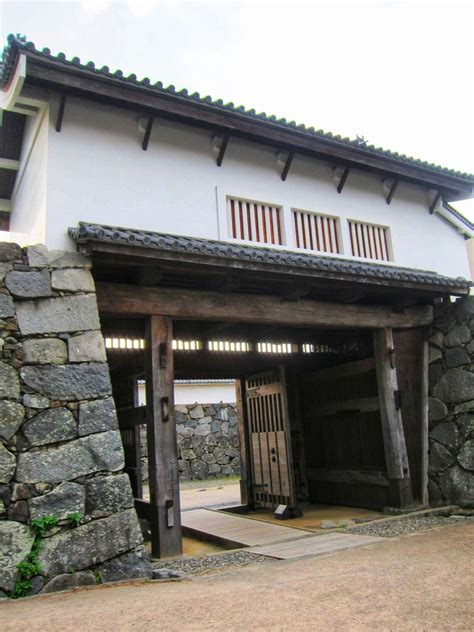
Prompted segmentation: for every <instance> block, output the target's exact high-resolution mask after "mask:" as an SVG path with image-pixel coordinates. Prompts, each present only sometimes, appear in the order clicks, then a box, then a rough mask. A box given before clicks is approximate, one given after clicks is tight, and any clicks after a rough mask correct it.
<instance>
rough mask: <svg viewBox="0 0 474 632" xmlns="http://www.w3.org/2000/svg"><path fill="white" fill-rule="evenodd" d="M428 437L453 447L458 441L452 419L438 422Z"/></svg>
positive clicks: (457, 433)
mask: <svg viewBox="0 0 474 632" xmlns="http://www.w3.org/2000/svg"><path fill="white" fill-rule="evenodd" d="M430 438H431V439H435V441H438V443H442V444H443V445H444V446H446V447H448V448H449V447H451V448H455V447H456V446H457V444H458V441H459V431H458V427H457V426H456V424H455V423H454V422H453V421H447V422H445V423H441V424H438V425H437V426H436V427H435V428H434V429H433V430H432V431H431V432H430Z"/></svg>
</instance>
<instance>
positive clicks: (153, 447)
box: [145, 315, 182, 557]
mask: <svg viewBox="0 0 474 632" xmlns="http://www.w3.org/2000/svg"><path fill="white" fill-rule="evenodd" d="M172 329H173V328H172V320H171V318H169V317H167V316H155V315H153V316H150V317H149V319H148V322H147V326H146V341H145V357H146V364H145V368H146V371H145V379H146V402H147V404H146V405H147V439H148V472H149V481H150V514H151V515H150V518H151V553H152V557H171V556H175V555H180V554H181V553H182V543H181V514H180V505H179V480H178V448H177V442H176V425H175V416H174V396H173V379H174V370H173V347H172V343H173V331H172Z"/></svg>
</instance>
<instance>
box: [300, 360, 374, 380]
mask: <svg viewBox="0 0 474 632" xmlns="http://www.w3.org/2000/svg"><path fill="white" fill-rule="evenodd" d="M374 369H375V358H366V359H364V360H354V361H353V362H346V363H344V364H338V365H337V366H333V367H329V368H327V369H318V370H317V371H311V373H307V374H306V376H305V377H308V378H309V379H311V380H334V379H336V378H339V377H349V376H351V375H358V374H359V373H368V372H369V371H373V370H374Z"/></svg>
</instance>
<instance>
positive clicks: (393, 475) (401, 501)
mask: <svg viewBox="0 0 474 632" xmlns="http://www.w3.org/2000/svg"><path fill="white" fill-rule="evenodd" d="M374 353H375V370H376V373H377V384H378V395H379V402H380V416H381V421H382V432H383V439H384V448H385V460H386V463H387V475H388V480H389V503H390V504H391V506H394V507H399V508H404V507H408V506H409V505H411V504H412V490H411V481H410V468H409V465H408V455H407V448H406V443H405V434H404V431H403V421H402V414H401V411H400V406H399V402H397V400H398V398H399V395H400V392H399V390H398V382H397V371H396V367H395V361H394V360H395V359H394V347H393V335H392V330H391V329H389V328H386V329H380V330H376V331H374Z"/></svg>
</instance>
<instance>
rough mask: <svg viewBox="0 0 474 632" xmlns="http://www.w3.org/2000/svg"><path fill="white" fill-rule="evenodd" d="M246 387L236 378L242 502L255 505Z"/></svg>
mask: <svg viewBox="0 0 474 632" xmlns="http://www.w3.org/2000/svg"><path fill="white" fill-rule="evenodd" d="M244 389H245V385H244V381H243V380H236V382H235V392H236V401H237V427H238V431H239V448H240V503H241V504H242V505H247V506H251V507H254V505H255V501H254V497H253V486H252V476H251V475H250V462H251V461H250V444H249V436H248V431H247V428H248V426H247V414H246V410H245V392H244Z"/></svg>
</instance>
